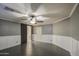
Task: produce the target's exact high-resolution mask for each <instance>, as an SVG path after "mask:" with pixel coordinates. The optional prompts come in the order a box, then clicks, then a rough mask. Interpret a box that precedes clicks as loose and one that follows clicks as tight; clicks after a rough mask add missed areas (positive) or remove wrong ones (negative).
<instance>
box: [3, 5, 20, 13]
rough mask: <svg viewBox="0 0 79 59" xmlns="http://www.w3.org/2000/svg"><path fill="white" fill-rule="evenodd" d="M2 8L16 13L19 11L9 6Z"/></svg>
mask: <svg viewBox="0 0 79 59" xmlns="http://www.w3.org/2000/svg"><path fill="white" fill-rule="evenodd" d="M4 9H5V10H7V11H11V12H17V13H21V12H20V11H17V10H15V9H12V8H10V7H7V6H6V7H4Z"/></svg>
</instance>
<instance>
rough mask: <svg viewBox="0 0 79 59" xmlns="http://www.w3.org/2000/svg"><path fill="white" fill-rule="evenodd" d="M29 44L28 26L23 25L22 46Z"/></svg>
mask: <svg viewBox="0 0 79 59" xmlns="http://www.w3.org/2000/svg"><path fill="white" fill-rule="evenodd" d="M23 43H27V25H26V24H21V44H23Z"/></svg>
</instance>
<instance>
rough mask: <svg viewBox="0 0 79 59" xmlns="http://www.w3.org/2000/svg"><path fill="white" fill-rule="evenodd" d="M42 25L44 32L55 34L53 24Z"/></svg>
mask: <svg viewBox="0 0 79 59" xmlns="http://www.w3.org/2000/svg"><path fill="white" fill-rule="evenodd" d="M41 27H42V34H53V26H52V24H48V25H43V26H41Z"/></svg>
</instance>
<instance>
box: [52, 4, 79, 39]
mask: <svg viewBox="0 0 79 59" xmlns="http://www.w3.org/2000/svg"><path fill="white" fill-rule="evenodd" d="M53 34H54V35H63V36H71V37H73V38H75V39H76V40H79V5H78V7H77V8H76V10H75V12H74V13H73V15H72V17H71V18H70V19H66V20H64V21H61V22H58V23H55V24H53Z"/></svg>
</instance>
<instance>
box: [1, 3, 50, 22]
mask: <svg viewBox="0 0 79 59" xmlns="http://www.w3.org/2000/svg"><path fill="white" fill-rule="evenodd" d="M27 6H29V7H30V8H28V10H27V12H28V13H26V14H23V13H22V12H20V11H18V10H15V9H13V8H10V7H8V6H6V5H2V8H3V9H5V10H6V11H10V12H14V13H18V14H22V16H21V17H18V19H19V20H21V21H24V22H29V23H30V24H37V23H43V22H44V21H45V20H46V19H49V18H48V17H44V16H41V15H37V13H36V12H32V5H31V4H30V3H29V4H28V5H27ZM29 10H31V11H30V12H29Z"/></svg>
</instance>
